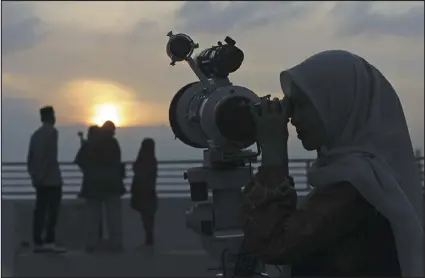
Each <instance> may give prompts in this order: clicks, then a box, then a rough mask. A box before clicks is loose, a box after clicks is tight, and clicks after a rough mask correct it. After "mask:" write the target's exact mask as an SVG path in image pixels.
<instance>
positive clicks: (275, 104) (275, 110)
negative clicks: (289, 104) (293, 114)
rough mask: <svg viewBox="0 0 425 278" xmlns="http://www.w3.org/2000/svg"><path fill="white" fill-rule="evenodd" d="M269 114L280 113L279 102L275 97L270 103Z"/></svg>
mask: <svg viewBox="0 0 425 278" xmlns="http://www.w3.org/2000/svg"><path fill="white" fill-rule="evenodd" d="M270 106H271V112H272V114H280V113H282V109H281V105H280V101H279V99H278V98H277V97H275V98H273V100H272V101H271V104H270Z"/></svg>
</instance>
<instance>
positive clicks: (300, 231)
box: [243, 50, 424, 277]
mask: <svg viewBox="0 0 425 278" xmlns="http://www.w3.org/2000/svg"><path fill="white" fill-rule="evenodd" d="M280 82H281V86H282V90H283V92H284V94H285V97H286V98H288V99H289V100H290V102H291V106H292V115H289V114H288V113H287V111H288V109H280V108H281V105H282V104H279V102H278V100H276V99H275V100H272V101H270V100H267V99H262V100H261V105H260V109H258V108H257V109H252V110H251V113H252V115H253V118H254V121H255V123H256V128H257V140H258V143H259V144H260V146H261V148H262V165H261V167H260V169H259V171H258V173H257V174H256V175H255V177H254V178H253V179H252V180H251V182H250V183H249V184H248V185H247V186H246V187H245V189H244V204H243V213H244V224H243V229H244V234H245V244H246V249H248V250H249V251H251V252H253V253H254V254H256V255H257V256H258V257H259V258H261V259H262V260H264V261H265V262H266V263H269V264H287V265H291V266H292V276H349V275H350V276H351V275H356V276H387V277H389V276H410V277H412V276H416V277H422V276H423V275H424V271H423V261H424V257H423V225H422V189H421V184H420V178H419V173H418V171H417V166H416V164H415V158H414V152H413V149H412V144H411V141H410V136H409V132H408V128H407V124H406V120H405V117H404V113H403V110H402V106H401V104H400V101H399V98H398V96H397V94H396V92H395V90H394V89H393V87H392V86H391V84H390V83H389V81H388V80H387V79H386V78H385V77H384V76H383V75H382V74H381V73H380V72H379V71H378V70H377V69H376V68H375V67H374V66H372V65H370V64H369V63H368V62H366V61H365V60H364V59H363V58H361V57H359V56H357V55H354V54H352V53H349V52H346V51H337V50H335V51H325V52H321V53H318V54H316V55H314V56H312V57H310V58H308V59H306V60H305V61H303V62H302V63H300V64H299V65H297V66H295V67H293V68H291V69H289V70H286V71H283V72H282V73H281V75H280ZM258 111H259V112H258ZM289 116H292V117H291V124H293V125H294V126H295V128H296V130H297V133H298V138H299V139H300V140H301V142H302V144H303V146H304V148H305V149H307V150H316V151H317V155H318V156H317V160H316V161H315V163H314V165H313V166H312V167H311V168H310V169H309V170H308V175H307V176H308V182H309V184H311V185H312V186H313V188H314V189H313V191H312V192H311V193H310V194H309V196H308V197H307V199H306V201H305V202H304V203H303V204H301V205H300V206H299V207H298V208H297V205H296V201H297V195H296V191H295V189H294V184H293V180H292V179H291V178H290V177H289V175H288V153H287V140H288V130H287V122H288V120H289Z"/></svg>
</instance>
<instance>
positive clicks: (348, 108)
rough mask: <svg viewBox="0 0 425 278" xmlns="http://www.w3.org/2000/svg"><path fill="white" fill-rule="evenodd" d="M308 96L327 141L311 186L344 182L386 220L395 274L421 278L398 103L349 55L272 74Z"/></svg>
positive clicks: (418, 217) (414, 184)
mask: <svg viewBox="0 0 425 278" xmlns="http://www.w3.org/2000/svg"><path fill="white" fill-rule="evenodd" d="M280 81H281V85H282V89H283V91H284V93H285V95H290V84H291V82H294V83H296V84H297V85H298V86H299V87H300V88H301V89H302V90H303V91H304V92H305V93H306V94H307V95H308V97H309V98H310V100H311V101H312V103H313V105H314V106H315V108H316V109H317V111H318V113H319V116H320V118H321V119H322V121H323V122H324V124H325V128H326V132H327V139H328V142H327V143H326V144H325V146H323V147H322V148H321V149H320V150H319V154H320V155H319V158H318V159H317V160H316V162H315V163H314V165H313V166H312V167H311V168H310V169H309V171H308V181H309V183H310V184H312V185H314V186H326V185H329V184H334V183H338V182H342V181H347V182H350V183H351V184H352V185H353V186H355V187H356V188H357V190H358V191H359V192H360V193H361V194H362V195H363V197H364V198H365V199H366V200H367V201H368V202H369V203H370V204H371V205H373V206H374V207H375V208H376V209H377V210H378V211H379V212H380V213H381V214H382V215H384V216H385V217H386V218H387V219H388V220H389V221H390V223H391V227H392V230H393V233H394V237H395V243H396V247H397V253H398V259H399V262H400V266H401V272H402V275H403V276H405V277H407V276H410V277H413V276H414V277H423V276H424V268H423V264H424V257H423V248H424V245H423V224H422V219H423V218H422V212H423V210H422V188H421V183H420V176H419V171H418V166H417V164H416V160H415V156H414V152H413V148H412V143H411V141H410V136H409V131H408V128H407V124H406V120H405V117H404V113H403V109H402V106H401V103H400V100H399V98H398V96H397V94H396V92H395V90H394V89H393V87H392V86H391V84H390V83H389V81H388V80H387V79H386V78H385V77H384V76H383V75H382V74H381V73H380V72H379V71H378V70H377V69H376V68H375V67H373V66H372V65H370V64H368V63H367V62H366V61H365V60H363V59H362V58H360V57H359V56H356V55H354V54H352V53H349V52H346V51H340V50H331V51H325V52H321V53H319V54H316V55H314V56H312V57H310V58H308V59H307V60H305V61H304V62H302V63H301V64H299V65H297V66H295V67H293V68H291V69H289V70H287V71H283V72H282V73H281V75H280Z"/></svg>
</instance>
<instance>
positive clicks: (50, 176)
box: [27, 106, 66, 253]
mask: <svg viewBox="0 0 425 278" xmlns="http://www.w3.org/2000/svg"><path fill="white" fill-rule="evenodd" d="M40 116H41V122H42V126H41V127H39V128H38V129H37V130H36V131H35V132H34V133H33V134H32V136H31V139H30V145H29V150H28V157H27V167H28V173H29V174H30V176H31V180H32V185H33V187H34V188H35V191H36V201H35V208H34V215H33V227H32V233H33V241H34V252H60V253H62V252H65V251H66V250H65V249H64V248H61V247H58V246H57V245H56V244H55V228H56V222H57V218H58V213H59V208H60V203H61V199H62V176H61V171H60V169H59V163H58V131H57V130H56V128H55V127H54V125H55V122H56V118H55V112H54V110H53V107H51V106H46V107H43V108H41V109H40ZM46 221H47V222H46ZM45 228H46V237H45V238H44V239H43V238H42V234H43V230H44V229H45Z"/></svg>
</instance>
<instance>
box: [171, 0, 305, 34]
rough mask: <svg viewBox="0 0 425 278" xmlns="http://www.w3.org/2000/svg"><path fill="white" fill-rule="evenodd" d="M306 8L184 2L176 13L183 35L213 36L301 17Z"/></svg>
mask: <svg viewBox="0 0 425 278" xmlns="http://www.w3.org/2000/svg"><path fill="white" fill-rule="evenodd" d="M307 10H308V6H307V5H297V4H296V3H293V2H291V1H281V2H266V1H261V2H260V1H259V2H246V1H243V2H239V1H238V2H230V3H228V4H225V5H223V4H221V3H217V2H211V1H201V2H191V1H188V2H186V3H185V4H184V5H183V6H182V7H181V8H180V9H179V10H178V11H177V18H178V19H180V24H179V29H180V30H182V31H184V32H191V33H200V32H202V33H204V32H209V33H212V34H215V33H223V32H225V31H226V32H231V31H235V30H242V29H254V28H259V27H264V26H267V25H269V24H273V23H276V21H280V20H282V19H284V20H289V19H294V18H296V17H298V16H301V15H302V13H304V12H306V11H307Z"/></svg>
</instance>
